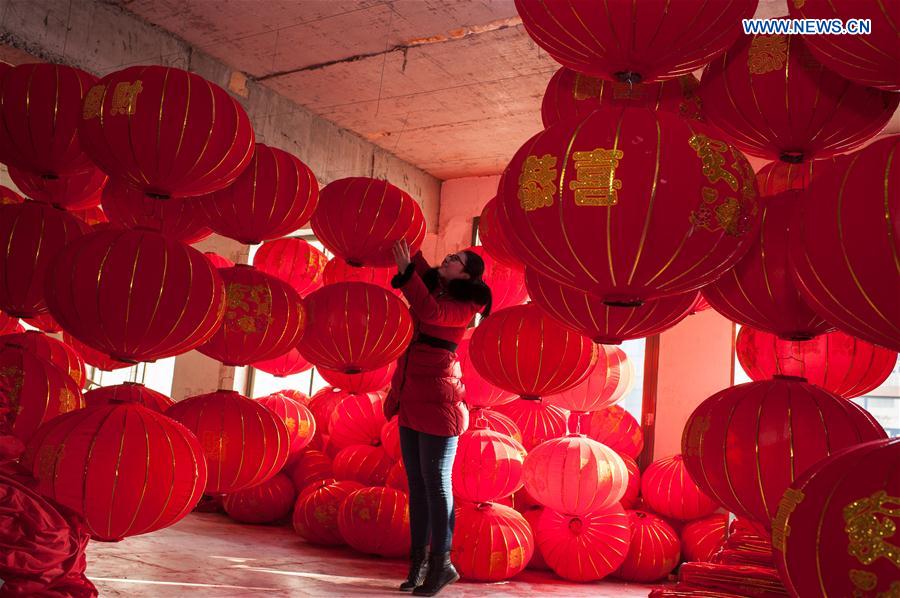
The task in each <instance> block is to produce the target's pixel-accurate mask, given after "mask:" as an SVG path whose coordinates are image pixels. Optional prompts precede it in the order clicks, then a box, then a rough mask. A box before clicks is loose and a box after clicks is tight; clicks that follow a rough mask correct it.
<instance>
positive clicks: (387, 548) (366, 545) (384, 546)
mask: <svg viewBox="0 0 900 598" xmlns="http://www.w3.org/2000/svg"><path fill="white" fill-rule="evenodd" d="M408 508H409V501H408V500H407V498H406V494H404V493H403V492H400V491H399V490H394V489H393V488H361V489H359V490H354V491H353V492H351V493H350V494H349V495H348V496H347V497H346V498H344V500H343V501H341V506H340V510H339V511H338V529H339V530H340V532H341V535H342V536H343V537H344V540H345V541H346V542H347V544H349V545H350V547H351V548H353V549H355V550H358V551H360V552H365V553H368V554H378V555H381V556H385V557H399V556H405V555H406V554H408V553H409V513H408V512H407V509H408Z"/></svg>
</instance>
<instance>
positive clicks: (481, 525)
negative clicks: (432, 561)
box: [452, 503, 534, 581]
mask: <svg viewBox="0 0 900 598" xmlns="http://www.w3.org/2000/svg"><path fill="white" fill-rule="evenodd" d="M452 550H453V564H454V565H455V566H456V567H457V569H459V574H460V575H461V576H462V577H463V578H464V579H471V580H475V581H502V580H504V579H509V578H510V577H514V576H516V575H518V574H519V573H521V572H522V571H524V570H525V567H526V566H527V565H528V561H530V560H531V555H532V554H534V534H533V533H532V531H531V526H530V525H529V524H528V522H527V521H526V520H525V518H524V517H522V515H521V514H520V513H519V512H518V511H516V510H515V509H512V508H510V507H507V506H504V505H498V504H490V503H484V504H471V503H462V504H460V505H459V506H457V507H456V529H455V530H454V532H453V549H452Z"/></svg>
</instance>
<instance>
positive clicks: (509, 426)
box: [469, 407, 522, 443]
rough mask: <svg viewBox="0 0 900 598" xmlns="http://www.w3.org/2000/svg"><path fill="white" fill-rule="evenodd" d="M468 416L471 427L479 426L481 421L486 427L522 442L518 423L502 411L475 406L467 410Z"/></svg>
mask: <svg viewBox="0 0 900 598" xmlns="http://www.w3.org/2000/svg"><path fill="white" fill-rule="evenodd" d="M469 416H470V421H471V422H472V426H473V427H480V426H481V425H482V424H481V422H482V421H483V423H484V425H486V426H487V428H486V429H488V430H491V431H494V432H499V433H500V434H505V435H506V436H509V437H510V438H512V439H513V440H515V441H516V442H518V443H521V442H522V430H520V429H519V426H518V424H516V422H514V421H513V420H512V419H510V418H509V417H508V416H506V415H503V414H502V413H499V412H497V411H494V410H493V409H484V408H481V407H476V408H475V409H472V410H471V411H470V412H469Z"/></svg>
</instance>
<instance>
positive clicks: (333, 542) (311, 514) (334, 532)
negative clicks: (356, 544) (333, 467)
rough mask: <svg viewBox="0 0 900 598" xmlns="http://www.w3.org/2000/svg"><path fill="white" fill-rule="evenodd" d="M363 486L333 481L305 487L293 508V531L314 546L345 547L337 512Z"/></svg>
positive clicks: (318, 482) (349, 482) (324, 481)
mask: <svg viewBox="0 0 900 598" xmlns="http://www.w3.org/2000/svg"><path fill="white" fill-rule="evenodd" d="M362 487H363V486H362V484H359V483H358V482H351V481H347V480H345V481H340V482H339V481H338V480H335V479H334V478H330V479H322V480H319V481H317V482H314V483H312V484H310V485H309V486H306V487H304V489H303V490H302V491H301V492H300V496H299V497H297V502H296V504H295V505H294V515H293V519H292V522H293V525H294V531H295V532H297V533H298V534H299V535H300V536H302V537H303V539H304V540H306V541H307V542H309V543H311V544H321V545H325V546H338V545H341V544H344V537H343V536H342V535H341V532H340V530H339V529H338V510H339V509H340V506H341V503H342V502H343V501H344V499H345V498H347V496H349V495H350V493H351V492H354V491H356V490H360V489H362Z"/></svg>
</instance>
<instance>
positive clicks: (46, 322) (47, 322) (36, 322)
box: [22, 312, 62, 334]
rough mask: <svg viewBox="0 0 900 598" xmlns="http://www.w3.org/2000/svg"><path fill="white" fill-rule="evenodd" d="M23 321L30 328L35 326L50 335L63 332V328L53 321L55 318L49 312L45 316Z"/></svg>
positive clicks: (41, 315)
mask: <svg viewBox="0 0 900 598" xmlns="http://www.w3.org/2000/svg"><path fill="white" fill-rule="evenodd" d="M22 319H23V320H24V321H25V323H26V324H28V325H29V326H34V327H35V328H37V329H38V330H43V331H44V332H49V333H50V334H56V333H57V332H62V326H60V325H59V322H57V321H56V320H54V319H53V316H51V315H50V313H49V312H48V313H45V314H39V315H37V316H34V317H32V318H22Z"/></svg>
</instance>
